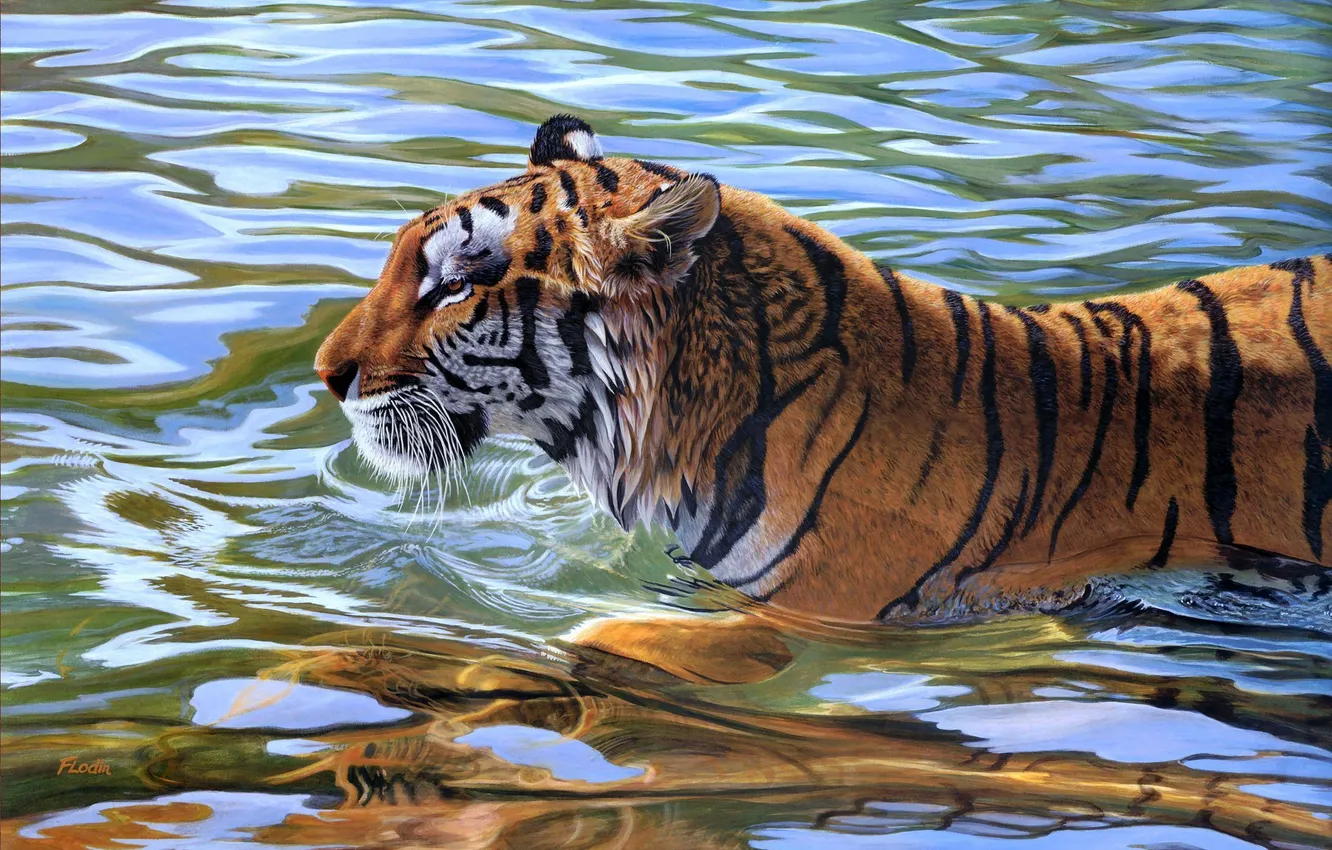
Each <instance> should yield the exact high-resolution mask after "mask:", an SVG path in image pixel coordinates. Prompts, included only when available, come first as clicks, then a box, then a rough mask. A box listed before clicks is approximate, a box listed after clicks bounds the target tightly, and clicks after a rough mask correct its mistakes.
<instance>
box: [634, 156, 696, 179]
mask: <svg viewBox="0 0 1332 850" xmlns="http://www.w3.org/2000/svg"><path fill="white" fill-rule="evenodd" d="M634 162H636V163H638V167H639V168H642V169H643V170H644V171H648V172H651V173H652V174H655V175H657V176H658V177H665V178H666V179H667V180H679V179H680V178H681V177H683V176H684V172H682V171H680V170H679V169H677V168H672V167H671V166H669V165H662V164H661V163H659V162H649V161H647V160H645V159H636V160H634Z"/></svg>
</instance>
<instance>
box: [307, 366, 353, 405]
mask: <svg viewBox="0 0 1332 850" xmlns="http://www.w3.org/2000/svg"><path fill="white" fill-rule="evenodd" d="M315 371H317V372H318V373H319V378H320V379H321V380H322V381H323V382H324V385H325V386H327V387H328V391H329V392H331V393H333V397H334V398H336V399H337V400H338V401H346V400H347V397H348V396H351V398H352V399H353V400H355V398H356V396H357V395H358V393H357V392H356V384H357V383H358V382H357V380H356V376H357V375H358V374H359V373H360V368H359V367H358V366H357V365H356V361H354V360H353V361H349V362H347V363H344V364H342V365H341V366H339V367H338V368H336V369H317V370H315Z"/></svg>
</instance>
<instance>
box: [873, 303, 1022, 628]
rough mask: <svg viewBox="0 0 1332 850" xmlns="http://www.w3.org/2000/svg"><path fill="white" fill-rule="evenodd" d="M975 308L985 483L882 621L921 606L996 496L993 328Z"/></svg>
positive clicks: (981, 306) (999, 442)
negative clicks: (963, 519)
mask: <svg viewBox="0 0 1332 850" xmlns="http://www.w3.org/2000/svg"><path fill="white" fill-rule="evenodd" d="M945 293H947V291H945ZM976 309H977V311H978V312H979V313H980V323H981V338H982V341H983V342H984V345H985V359H984V361H983V362H982V364H981V380H980V403H981V410H982V412H983V413H984V415H985V480H984V481H983V482H981V487H980V491H979V492H978V493H977V494H976V506H975V507H974V508H973V509H972V511H971V516H970V518H968V520H967V523H966V525H965V526H963V527H962V530H961V532H960V533H959V534H958V536H957V539H956V540H955V541H954V542H953V545H952V546H951V547H950V548H949V549H948V551H947V552H945V553H944V555H943V557H941V558H940V559H939V560H938V561H936V562H935V563H934V565H933V566H931V567H930V568H929V569H928V570H926V571H925V572H924V574H922V575H921V577H920V578H918V579H917V580H916V583H915V584H914V585H912V587H911V589H910V590H909V591H907V592H906V593H904V594H903V595H902V596H900V597H898V598H897V599H895V600H893V601H892V602H889V603H888V604H887V605H885V606H884V607H883V608H882V609H881V610H880V611H879V617H880V618H882V617H884V616H886V615H887V614H888V612H889V611H890V610H891V609H892V608H893V607H895V606H896V605H899V604H903V605H906V606H907V607H908V608H915V607H916V606H917V605H919V604H920V589H921V588H922V587H923V586H924V585H925V582H927V581H929V580H930V579H931V578H933V577H934V575H935V574H936V573H938V572H939V571H940V570H942V569H943V568H945V567H947V566H948V565H949V564H951V563H953V562H954V561H956V560H957V558H958V556H960V555H961V554H962V550H963V549H965V548H966V546H967V544H968V543H970V542H971V538H973V537H975V536H976V532H977V530H979V529H980V524H981V520H982V519H984V518H985V511H986V510H987V509H988V508H989V505H990V498H991V497H992V496H993V495H994V486H995V482H996V481H997V480H998V478H999V465H1000V462H1001V461H1002V460H1003V457H1004V436H1003V431H1002V430H1001V428H1000V422H999V407H998V404H997V400H996V398H995V396H996V381H995V362H994V328H993V327H992V326H991V324H990V305H989V304H986V303H985V302H984V301H977V302H976Z"/></svg>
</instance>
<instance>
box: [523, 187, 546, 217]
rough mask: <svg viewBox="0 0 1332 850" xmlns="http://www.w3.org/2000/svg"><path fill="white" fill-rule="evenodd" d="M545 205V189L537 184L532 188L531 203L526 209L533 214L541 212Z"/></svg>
mask: <svg viewBox="0 0 1332 850" xmlns="http://www.w3.org/2000/svg"><path fill="white" fill-rule="evenodd" d="M545 205H546V187H545V186H543V185H542V184H540V183H538V184H536V185H535V186H533V187H532V203H531V204H529V205H528V207H527V209H528V210H529V211H530V212H531V213H532V214H533V215H536V214H537V213H539V212H541V208H542V207H544V206H545Z"/></svg>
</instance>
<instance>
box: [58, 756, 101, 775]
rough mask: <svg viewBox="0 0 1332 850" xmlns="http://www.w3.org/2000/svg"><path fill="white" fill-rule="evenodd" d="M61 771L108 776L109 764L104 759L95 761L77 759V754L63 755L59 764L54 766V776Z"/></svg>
mask: <svg viewBox="0 0 1332 850" xmlns="http://www.w3.org/2000/svg"><path fill="white" fill-rule="evenodd" d="M62 773H69V774H74V773H86V774H101V775H103V776H110V775H111V765H109V764H107V763H106V760H105V759H97V760H96V761H79V757H78V756H65V757H64V758H62V759H61V760H60V766H59V767H57V768H56V776H59V775H60V774H62Z"/></svg>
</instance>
